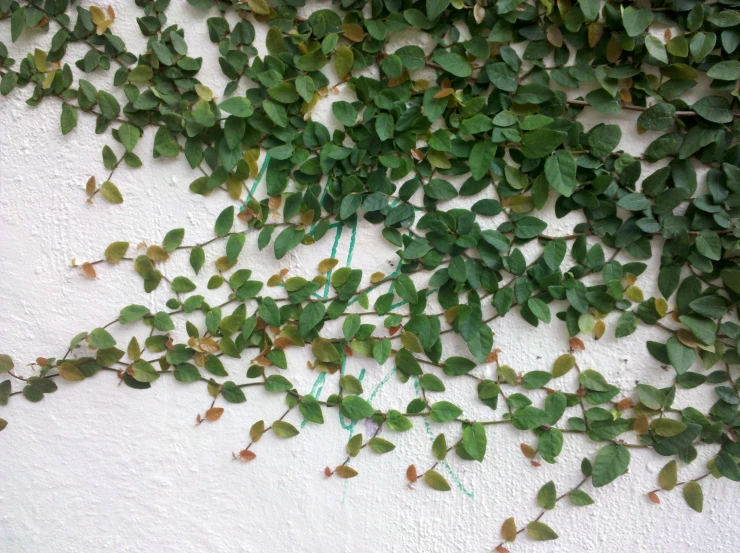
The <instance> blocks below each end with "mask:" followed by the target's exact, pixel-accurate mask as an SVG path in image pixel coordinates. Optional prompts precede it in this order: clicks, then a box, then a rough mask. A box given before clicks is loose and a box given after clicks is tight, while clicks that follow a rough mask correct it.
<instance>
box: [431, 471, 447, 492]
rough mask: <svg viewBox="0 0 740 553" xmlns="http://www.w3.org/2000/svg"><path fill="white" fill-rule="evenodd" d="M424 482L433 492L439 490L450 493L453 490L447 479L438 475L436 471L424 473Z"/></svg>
mask: <svg viewBox="0 0 740 553" xmlns="http://www.w3.org/2000/svg"><path fill="white" fill-rule="evenodd" d="M424 482H425V483H426V485H427V486H429V487H430V488H432V489H433V490H437V491H440V492H448V491H450V490H451V489H452V488H450V484H449V482H447V480H446V479H445V477H444V476H442V475H441V474H440V473H438V472H437V471H436V470H428V471H426V472H425V473H424Z"/></svg>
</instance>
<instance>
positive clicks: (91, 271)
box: [82, 261, 98, 278]
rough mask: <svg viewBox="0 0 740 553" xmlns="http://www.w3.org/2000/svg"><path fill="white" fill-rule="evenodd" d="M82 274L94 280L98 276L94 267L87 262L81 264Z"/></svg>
mask: <svg viewBox="0 0 740 553" xmlns="http://www.w3.org/2000/svg"><path fill="white" fill-rule="evenodd" d="M82 274H83V275H85V276H86V277H87V278H95V277H97V276H98V275H97V273H96V272H95V267H94V266H93V265H92V264H90V263H88V262H87V261H86V262H85V263H83V264H82Z"/></svg>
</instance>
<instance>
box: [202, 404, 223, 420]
mask: <svg viewBox="0 0 740 553" xmlns="http://www.w3.org/2000/svg"><path fill="white" fill-rule="evenodd" d="M223 414H224V408H223V407H211V408H210V409H209V410H208V411H206V419H207V420H209V421H210V422H216V421H217V420H218V419H220V418H221V415H223Z"/></svg>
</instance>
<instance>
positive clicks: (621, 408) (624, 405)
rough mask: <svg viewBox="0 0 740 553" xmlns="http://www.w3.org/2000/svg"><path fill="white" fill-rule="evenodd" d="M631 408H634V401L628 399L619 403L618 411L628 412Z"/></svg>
mask: <svg viewBox="0 0 740 553" xmlns="http://www.w3.org/2000/svg"><path fill="white" fill-rule="evenodd" d="M630 407H632V400H631V399H630V398H628V397H626V398H624V399H623V400H621V401H620V402H619V403H617V411H626V410H627V409H629V408H630Z"/></svg>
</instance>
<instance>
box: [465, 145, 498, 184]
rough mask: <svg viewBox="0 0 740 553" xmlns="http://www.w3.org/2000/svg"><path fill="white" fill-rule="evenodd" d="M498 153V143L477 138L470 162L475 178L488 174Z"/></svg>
mask: <svg viewBox="0 0 740 553" xmlns="http://www.w3.org/2000/svg"><path fill="white" fill-rule="evenodd" d="M495 155H496V145H495V144H493V143H491V142H489V141H487V140H476V142H475V144H474V145H473V149H472V150H471V152H470V158H469V159H468V164H469V166H470V172H471V174H472V175H473V178H474V179H476V180H479V179H482V178H483V177H484V176H486V175H487V174H488V171H489V169H490V167H491V163H492V162H493V160H494V158H495Z"/></svg>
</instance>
